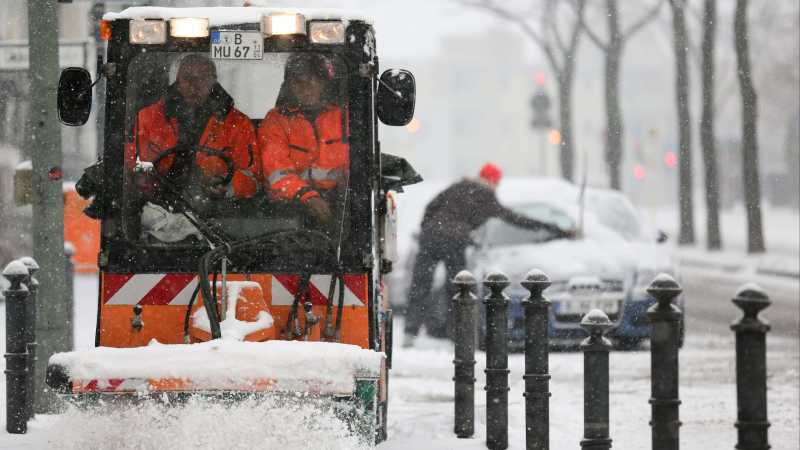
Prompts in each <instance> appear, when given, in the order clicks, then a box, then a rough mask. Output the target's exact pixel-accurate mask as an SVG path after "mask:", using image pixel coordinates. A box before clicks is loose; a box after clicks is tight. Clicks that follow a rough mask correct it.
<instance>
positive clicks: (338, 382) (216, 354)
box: [46, 340, 384, 434]
mask: <svg viewBox="0 0 800 450" xmlns="http://www.w3.org/2000/svg"><path fill="white" fill-rule="evenodd" d="M383 360H384V355H383V353H379V352H375V351H372V350H365V349H362V348H360V347H358V346H355V345H349V344H335V343H327V342H300V341H267V342H241V341H229V340H215V341H209V342H203V343H198V344H185V345H162V344H157V343H155V344H152V345H149V346H146V347H133V348H112V347H96V348H93V349H89V350H79V351H73V352H66V353H57V354H55V355H53V356H52V357H51V358H50V360H49V362H48V366H47V377H46V382H47V385H48V386H49V387H50V388H52V389H53V390H54V391H56V392H57V393H58V394H60V395H61V396H62V398H64V399H65V400H67V401H68V402H70V403H72V404H75V405H78V406H81V405H92V404H95V403H97V402H98V401H104V402H105V401H111V402H112V403H123V404H124V403H126V402H131V403H136V402H141V401H164V402H169V403H171V402H176V401H177V402H180V401H182V400H185V399H188V398H191V397H195V396H203V397H211V398H219V399H220V400H221V401H233V402H235V401H237V400H240V399H244V398H249V397H252V396H258V395H278V396H280V395H285V394H301V395H308V396H313V397H320V398H330V399H333V400H337V401H340V402H343V403H344V404H347V405H348V407H347V408H344V409H343V411H345V412H343V415H345V416H347V417H345V419H346V420H347V421H348V422H350V423H353V424H354V425H356V426H357V429H358V432H359V434H362V433H365V434H371V433H372V432H374V424H375V416H374V415H375V410H376V405H377V392H378V382H379V377H380V370H381V366H382V364H383ZM350 406H352V407H350ZM355 422H357V423H355ZM365 426H366V429H364V428H365Z"/></svg>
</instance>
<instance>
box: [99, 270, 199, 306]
mask: <svg viewBox="0 0 800 450" xmlns="http://www.w3.org/2000/svg"><path fill="white" fill-rule="evenodd" d="M196 287H197V275H195V274H172V273H170V274H163V273H140V274H116V273H110V274H105V275H103V303H104V304H106V305H162V306H163V305H188V304H189V300H191V298H192V293H193V292H194V290H195V288H196Z"/></svg>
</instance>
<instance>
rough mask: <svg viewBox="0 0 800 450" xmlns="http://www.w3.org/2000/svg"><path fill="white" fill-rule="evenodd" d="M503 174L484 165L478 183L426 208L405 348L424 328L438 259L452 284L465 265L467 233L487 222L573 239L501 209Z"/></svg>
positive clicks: (458, 187) (462, 185) (454, 188)
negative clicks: (499, 189)
mask: <svg viewBox="0 0 800 450" xmlns="http://www.w3.org/2000/svg"><path fill="white" fill-rule="evenodd" d="M502 176H503V173H502V171H501V170H500V168H499V167H497V166H495V165H494V164H491V163H487V164H485V165H484V166H483V168H482V169H481V171H480V173H479V177H478V179H464V180H461V181H459V182H457V183H454V184H452V185H451V186H450V187H448V188H447V189H445V190H444V191H442V192H441V193H439V195H437V196H436V197H435V198H434V199H433V200H432V201H431V202H430V203H429V204H428V206H427V207H426V208H425V215H424V216H423V218H422V224H421V225H420V235H419V251H418V253H417V257H416V260H415V261H414V271H413V274H412V278H411V289H410V290H409V294H408V308H407V310H406V324H405V339H404V341H403V346H404V347H409V346H412V345H413V344H414V340H415V338H416V336H417V334H418V333H419V329H420V327H421V326H422V319H423V312H424V311H425V303H426V301H427V300H428V297H429V295H430V293H431V285H432V283H433V274H434V270H435V269H436V266H437V264H439V261H442V262H444V265H445V267H446V268H447V279H448V280H452V279H453V278H454V277H455V276H456V274H457V273H458V272H459V271H461V270H463V269H464V268H465V265H466V261H465V255H464V252H465V250H466V248H467V246H468V245H471V244H472V239H471V237H470V233H471V232H472V231H474V230H475V229H477V228H479V227H480V226H481V225H483V224H484V223H486V221H488V220H489V219H491V218H498V219H500V220H503V221H505V222H508V223H510V224H512V225H516V226H518V227H520V228H525V229H529V230H540V229H546V230H549V231H552V232H553V233H554V234H555V235H557V236H561V237H564V238H573V237H574V236H575V231H574V230H562V229H561V228H559V227H557V226H556V225H553V224H549V223H544V222H540V221H538V220H534V219H530V218H528V217H525V216H522V215H520V214H517V213H515V212H514V211H512V210H510V209H508V208H506V207H505V206H503V205H501V204H500V202H499V201H498V200H497V196H496V194H495V190H496V189H497V186H498V185H499V184H500V180H501V178H502ZM446 290H447V295H448V297H452V296H453V295H455V288H454V286H453V285H452V283H447V284H446Z"/></svg>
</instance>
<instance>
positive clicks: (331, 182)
mask: <svg viewBox="0 0 800 450" xmlns="http://www.w3.org/2000/svg"><path fill="white" fill-rule="evenodd" d="M335 72H336V71H335V69H334V65H333V64H332V62H331V60H329V59H328V58H327V57H325V56H323V55H319V54H312V53H295V54H293V55H291V56H290V57H289V59H288V60H287V62H286V67H285V71H284V80H283V84H282V85H281V90H280V93H279V95H278V99H277V101H276V102H275V108H273V109H272V110H270V111H269V112H268V113H267V116H266V117H265V119H264V120H263V121H262V123H261V125H260V127H259V129H258V147H259V150H260V151H261V159H262V161H263V162H264V179H265V180H266V182H267V183H268V187H269V191H270V196H271V197H272V199H273V200H278V201H285V202H298V203H300V204H302V205H305V206H306V207H307V208H308V211H309V212H310V213H311V215H312V216H313V217H315V218H316V219H317V220H318V221H320V222H322V223H327V222H329V221H330V219H331V202H333V201H334V197H335V196H334V195H331V194H332V193H334V192H336V188H337V187H343V186H344V185H345V184H346V179H347V172H348V169H349V161H350V159H349V153H350V146H349V145H348V137H347V135H348V129H347V117H346V115H347V112H346V110H343V106H342V104H341V102H339V101H338V98H339V95H338V83H337V82H336V81H335V79H336V73H335Z"/></svg>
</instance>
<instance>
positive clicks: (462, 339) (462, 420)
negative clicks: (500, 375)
mask: <svg viewBox="0 0 800 450" xmlns="http://www.w3.org/2000/svg"><path fill="white" fill-rule="evenodd" d="M453 284H455V285H456V288H457V289H458V293H457V294H456V295H455V296H454V297H453V303H454V307H453V309H454V311H455V321H454V326H453V331H454V338H455V359H454V360H453V365H454V366H455V376H454V377H453V381H455V425H454V430H453V431H454V432H455V434H456V436H457V437H459V438H468V437H472V435H474V434H475V306H476V305H477V297H475V294H473V293H472V290H473V289H474V288H475V284H476V282H475V277H473V276H472V274H471V273H469V272H467V271H466V270H462V271H461V272H459V273H458V275H456V277H455V278H454V279H453Z"/></svg>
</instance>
